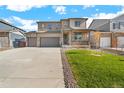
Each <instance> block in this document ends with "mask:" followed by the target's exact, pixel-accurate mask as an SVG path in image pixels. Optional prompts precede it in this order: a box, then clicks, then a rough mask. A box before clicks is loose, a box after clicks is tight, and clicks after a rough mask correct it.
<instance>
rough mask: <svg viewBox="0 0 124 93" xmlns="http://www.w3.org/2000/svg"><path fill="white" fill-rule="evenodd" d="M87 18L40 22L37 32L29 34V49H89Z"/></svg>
mask: <svg viewBox="0 0 124 93" xmlns="http://www.w3.org/2000/svg"><path fill="white" fill-rule="evenodd" d="M86 21H87V18H68V19H62V20H60V21H45V22H44V21H40V22H37V23H38V31H37V32H28V33H27V41H28V42H27V43H28V46H29V47H59V46H74V47H89V46H90V43H89V42H90V36H89V35H90V31H91V30H89V29H86Z"/></svg>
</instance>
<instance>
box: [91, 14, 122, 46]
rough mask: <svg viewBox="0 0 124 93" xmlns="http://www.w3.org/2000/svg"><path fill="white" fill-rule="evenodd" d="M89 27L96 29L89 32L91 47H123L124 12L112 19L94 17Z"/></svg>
mask: <svg viewBox="0 0 124 93" xmlns="http://www.w3.org/2000/svg"><path fill="white" fill-rule="evenodd" d="M89 29H93V30H96V32H93V33H92V34H91V40H92V41H91V43H92V44H91V46H92V47H96V48H99V47H100V48H108V47H119V48H124V14H122V15H119V16H117V17H115V18H113V19H94V20H93V21H92V23H91V25H90V26H89Z"/></svg>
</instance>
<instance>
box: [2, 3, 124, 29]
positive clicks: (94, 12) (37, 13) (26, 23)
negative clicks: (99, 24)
mask: <svg viewBox="0 0 124 93" xmlns="http://www.w3.org/2000/svg"><path fill="white" fill-rule="evenodd" d="M122 13H124V6H112V5H96V6H95V5H84V6H83V5H65V6H62V5H60V6H59V5H58V6H44V5H1V6H0V18H1V19H4V20H6V21H8V22H10V23H12V24H13V25H15V26H17V27H20V28H22V29H25V30H27V31H32V30H37V24H36V21H48V20H60V19H62V18H70V17H88V18H89V22H88V24H90V22H91V21H92V19H94V18H104V19H106V18H107V19H109V18H113V17H115V16H117V15H119V14H122Z"/></svg>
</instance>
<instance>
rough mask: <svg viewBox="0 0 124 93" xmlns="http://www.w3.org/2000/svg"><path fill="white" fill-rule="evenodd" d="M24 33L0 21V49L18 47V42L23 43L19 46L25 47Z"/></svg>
mask: <svg viewBox="0 0 124 93" xmlns="http://www.w3.org/2000/svg"><path fill="white" fill-rule="evenodd" d="M24 33H25V31H24V30H22V29H20V28H18V27H16V26H13V25H11V24H10V23H8V22H6V21H5V20H2V19H0V48H14V47H19V42H20V41H22V42H23V43H22V42H21V45H20V46H25V44H26V43H25V42H26V36H25V34H24ZM24 43H25V44H24Z"/></svg>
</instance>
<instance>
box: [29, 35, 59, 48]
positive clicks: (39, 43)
mask: <svg viewBox="0 0 124 93" xmlns="http://www.w3.org/2000/svg"><path fill="white" fill-rule="evenodd" d="M27 45H28V46H29V47H60V33H28V34H27Z"/></svg>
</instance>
